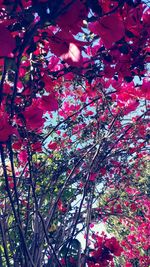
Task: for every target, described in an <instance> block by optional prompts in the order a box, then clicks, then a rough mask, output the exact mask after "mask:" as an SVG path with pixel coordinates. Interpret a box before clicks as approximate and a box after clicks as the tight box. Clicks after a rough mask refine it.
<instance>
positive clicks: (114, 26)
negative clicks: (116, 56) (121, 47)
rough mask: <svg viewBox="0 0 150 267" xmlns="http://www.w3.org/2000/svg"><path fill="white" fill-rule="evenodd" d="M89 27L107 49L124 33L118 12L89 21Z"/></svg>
mask: <svg viewBox="0 0 150 267" xmlns="http://www.w3.org/2000/svg"><path fill="white" fill-rule="evenodd" d="M89 28H90V30H91V31H92V32H94V33H95V34H97V35H99V36H100V37H101V38H102V40H103V43H104V45H105V47H106V48H108V49H109V48H111V47H112V45H113V43H115V42H117V41H119V40H120V39H121V38H122V37H123V36H124V34H125V30H124V25H123V22H122V19H121V17H120V16H119V14H118V13H113V14H110V15H108V16H104V17H102V18H100V19H99V21H96V22H94V23H91V24H90V25H89Z"/></svg>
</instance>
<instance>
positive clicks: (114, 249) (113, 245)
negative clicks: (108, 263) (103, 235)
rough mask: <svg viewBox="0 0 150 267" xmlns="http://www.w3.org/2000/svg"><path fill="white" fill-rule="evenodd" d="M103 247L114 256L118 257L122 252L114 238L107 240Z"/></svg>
mask: <svg viewBox="0 0 150 267" xmlns="http://www.w3.org/2000/svg"><path fill="white" fill-rule="evenodd" d="M105 247H107V248H108V249H109V250H110V252H111V253H113V254H114V255H115V256H120V255H121V253H122V251H123V249H122V247H121V246H120V245H119V242H118V241H117V240H116V238H115V237H111V238H110V239H107V240H106V242H105Z"/></svg>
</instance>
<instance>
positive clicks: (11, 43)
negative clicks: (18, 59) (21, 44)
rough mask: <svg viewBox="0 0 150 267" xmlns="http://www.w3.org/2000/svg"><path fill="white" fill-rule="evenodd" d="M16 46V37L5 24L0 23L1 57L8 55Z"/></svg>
mask: <svg viewBox="0 0 150 267" xmlns="http://www.w3.org/2000/svg"><path fill="white" fill-rule="evenodd" d="M15 47H16V44H15V39H14V38H13V37H12V35H11V33H10V31H9V30H7V28H6V27H5V25H3V24H0V57H8V56H9V54H10V53H12V51H13V50H14V48H15Z"/></svg>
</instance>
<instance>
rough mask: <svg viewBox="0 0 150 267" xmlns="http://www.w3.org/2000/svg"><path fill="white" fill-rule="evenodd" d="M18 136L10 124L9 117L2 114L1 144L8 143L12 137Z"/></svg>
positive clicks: (0, 121)
mask: <svg viewBox="0 0 150 267" xmlns="http://www.w3.org/2000/svg"><path fill="white" fill-rule="evenodd" d="M12 134H17V130H16V129H15V128H14V127H13V126H12V125H10V124H9V122H8V115H7V114H6V113H1V114H0V142H6V141H7V140H8V138H9V136H10V135H12Z"/></svg>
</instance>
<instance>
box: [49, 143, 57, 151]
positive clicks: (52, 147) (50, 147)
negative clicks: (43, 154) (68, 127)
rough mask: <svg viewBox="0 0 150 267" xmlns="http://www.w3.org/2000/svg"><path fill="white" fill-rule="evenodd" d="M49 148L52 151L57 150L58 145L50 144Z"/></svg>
mask: <svg viewBox="0 0 150 267" xmlns="http://www.w3.org/2000/svg"><path fill="white" fill-rule="evenodd" d="M48 148H49V149H52V150H55V149H56V148H57V143H56V142H50V143H49V144H48Z"/></svg>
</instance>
